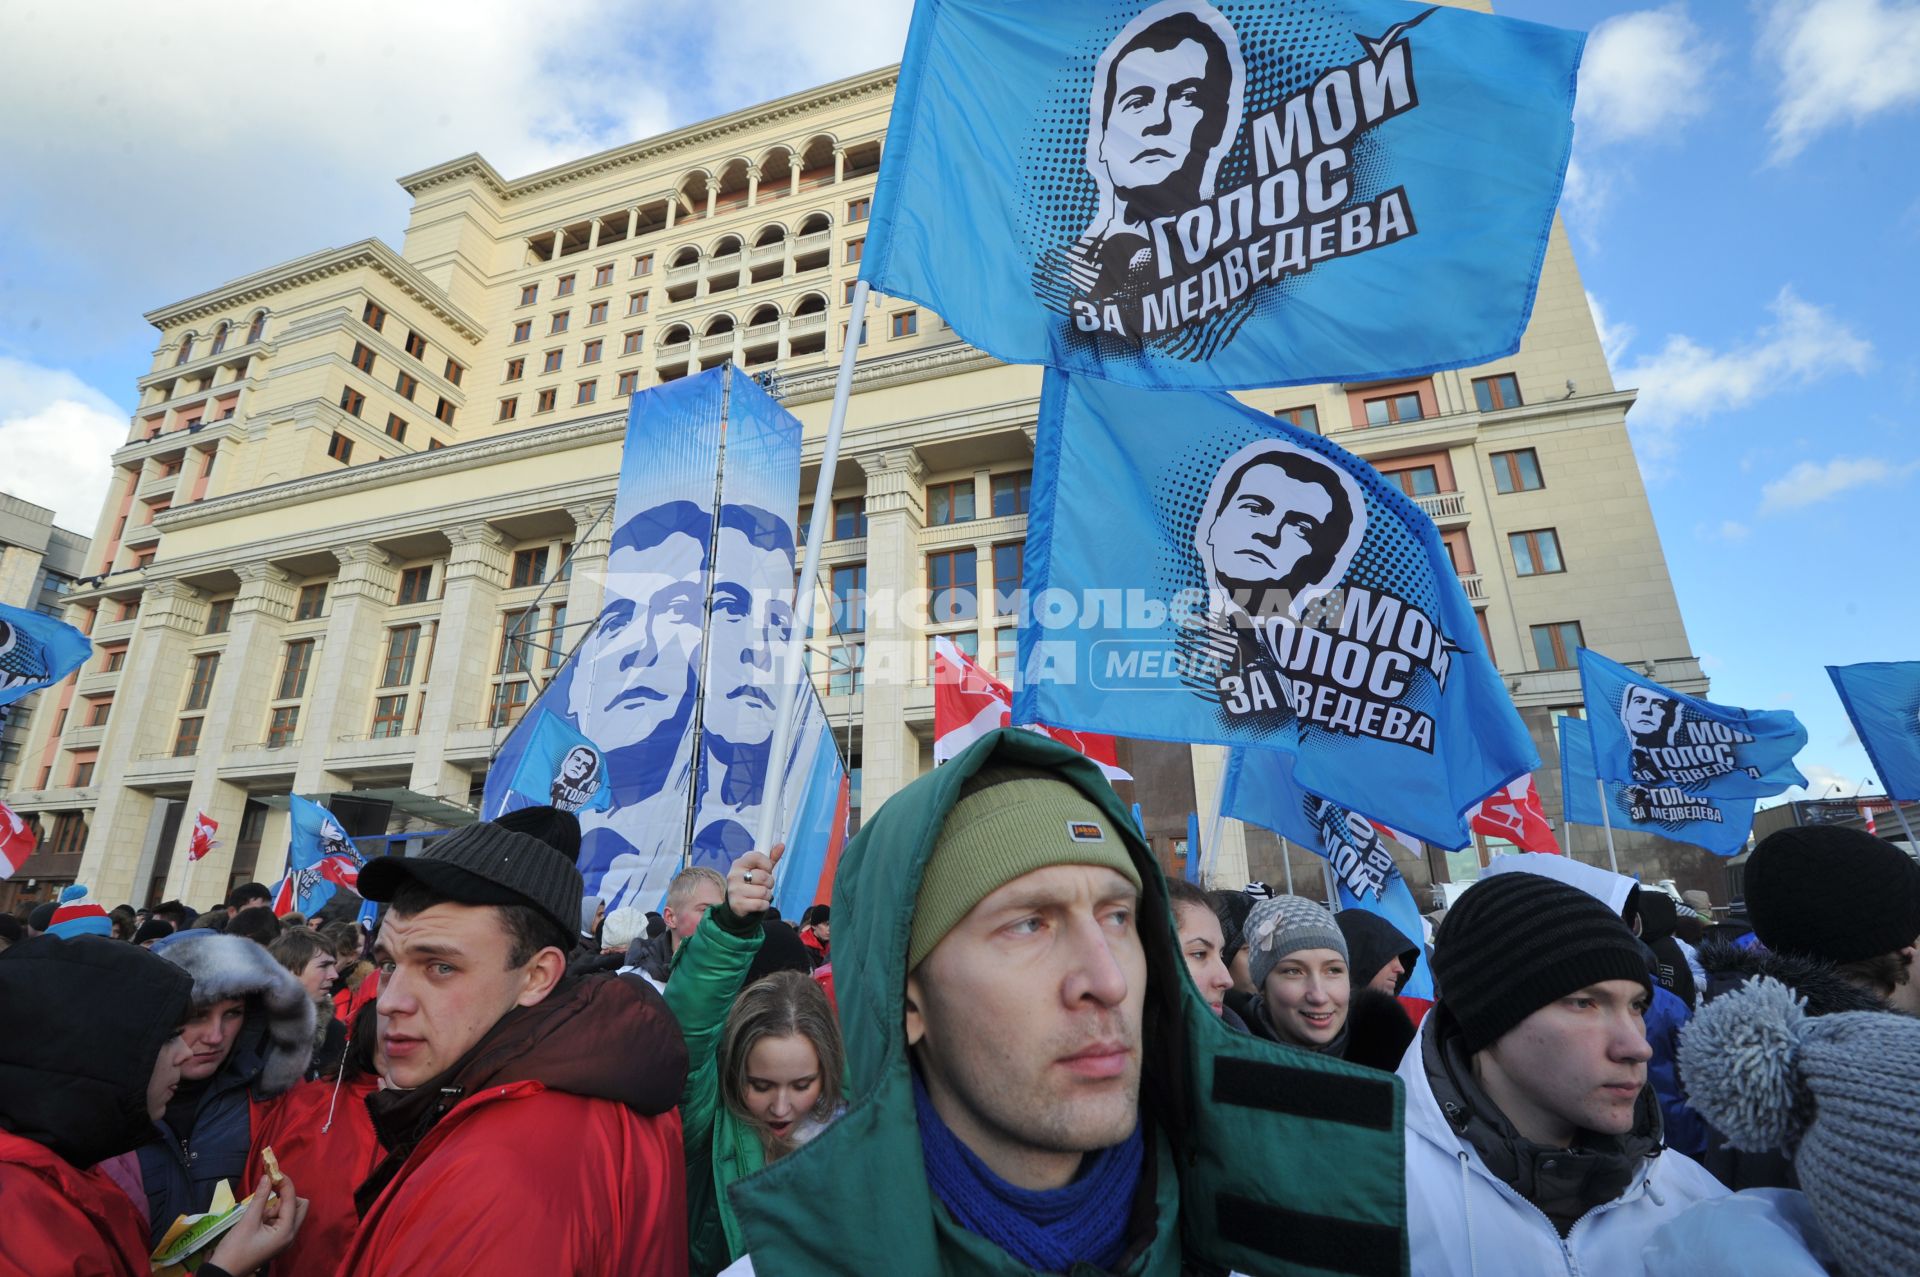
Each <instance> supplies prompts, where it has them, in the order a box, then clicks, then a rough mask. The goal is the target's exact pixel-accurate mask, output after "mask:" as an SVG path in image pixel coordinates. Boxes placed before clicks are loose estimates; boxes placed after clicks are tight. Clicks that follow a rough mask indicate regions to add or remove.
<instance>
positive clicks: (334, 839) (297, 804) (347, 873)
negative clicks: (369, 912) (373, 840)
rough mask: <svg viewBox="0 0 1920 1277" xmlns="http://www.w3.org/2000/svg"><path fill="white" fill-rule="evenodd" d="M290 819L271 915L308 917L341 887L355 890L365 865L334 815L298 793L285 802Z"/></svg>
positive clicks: (317, 910)
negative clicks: (293, 912) (289, 913)
mask: <svg viewBox="0 0 1920 1277" xmlns="http://www.w3.org/2000/svg"><path fill="white" fill-rule="evenodd" d="M287 802H288V805H289V814H290V815H291V816H292V818H293V819H292V823H291V835H292V836H291V838H290V840H289V842H288V845H287V876H286V878H285V879H283V880H282V882H281V890H280V893H279V898H278V899H276V900H275V902H274V912H275V913H281V914H284V913H285V912H286V911H287V909H286V908H282V907H281V904H282V903H283V902H284V903H285V904H286V906H287V908H292V909H297V910H299V911H300V912H301V913H303V914H305V915H307V916H308V917H309V918H311V917H312V916H313V915H314V914H316V913H318V912H319V911H320V909H321V907H322V906H323V905H325V904H326V903H327V901H329V900H331V899H333V893H334V892H335V891H337V890H339V889H340V888H341V887H348V888H352V887H356V886H357V885H358V883H359V878H360V866H361V865H362V864H364V863H365V861H364V859H363V858H362V857H361V855H360V853H359V851H358V850H357V849H356V848H355V847H354V845H353V840H352V839H351V838H348V837H347V831H346V830H345V829H343V828H342V827H341V825H340V822H339V821H338V820H337V819H335V817H334V814H333V813H332V812H330V811H328V810H327V809H326V808H325V807H322V806H321V805H320V804H319V803H316V802H311V801H309V800H308V799H305V798H302V797H300V795H298V794H293V795H290V796H289V797H288V799H287Z"/></svg>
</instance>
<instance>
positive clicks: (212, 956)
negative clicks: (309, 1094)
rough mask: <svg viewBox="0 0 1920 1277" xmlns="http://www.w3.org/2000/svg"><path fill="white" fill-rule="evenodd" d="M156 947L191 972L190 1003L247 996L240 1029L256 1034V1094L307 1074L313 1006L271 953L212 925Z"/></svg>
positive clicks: (274, 1091)
mask: <svg viewBox="0 0 1920 1277" xmlns="http://www.w3.org/2000/svg"><path fill="white" fill-rule="evenodd" d="M156 952H158V953H159V954H160V956H161V957H163V958H165V959H166V960H167V961H169V962H171V963H173V964H174V965H176V966H178V967H180V968H181V969H183V970H184V971H185V972H186V973H187V974H188V975H190V976H192V977H193V1005H194V1006H195V1007H204V1006H209V1005H211V1004H212V1003H215V1002H219V1001H221V1000H222V999H225V998H245V999H246V1000H247V1021H248V1023H247V1026H246V1028H245V1029H243V1030H242V1032H243V1033H246V1034H248V1035H249V1036H251V1035H252V1034H254V1033H255V1032H258V1033H259V1035H260V1040H259V1048H258V1049H259V1052H260V1058H261V1061H262V1066H261V1069H260V1076H259V1078H258V1080H256V1081H255V1083H254V1086H253V1092H254V1094H255V1095H256V1096H258V1097H259V1098H260V1099H271V1098H272V1097H274V1096H276V1095H279V1094H280V1093H281V1092H283V1091H286V1090H288V1089H289V1088H290V1087H292V1086H293V1085H294V1084H295V1083H296V1082H298V1081H300V1080H301V1078H302V1077H304V1076H305V1075H306V1071H307V1060H308V1059H309V1057H311V1056H312V1054H313V1022H314V1017H315V1016H316V1015H317V1014H318V1012H317V1010H316V1009H315V1007H314V1005H313V999H311V998H309V997H308V996H307V991H306V988H305V987H304V986H303V985H302V984H301V983H300V981H299V980H297V979H295V978H294V975H293V973H292V972H290V971H288V970H287V969H286V968H285V967H283V966H281V965H280V964H279V962H277V961H275V960H274V957H273V955H272V954H270V953H268V952H267V951H266V950H265V949H262V948H261V947H260V946H259V945H257V944H255V943H254V942H253V941H251V940H244V939H242V938H241V937H239V936H223V935H220V934H218V933H216V932H212V931H183V932H181V933H180V938H179V939H178V940H175V941H174V942H173V943H172V944H169V945H167V946H166V947H165V948H164V949H160V948H158V946H156ZM256 1020H258V1021H260V1023H259V1024H258V1025H256V1024H255V1021H256Z"/></svg>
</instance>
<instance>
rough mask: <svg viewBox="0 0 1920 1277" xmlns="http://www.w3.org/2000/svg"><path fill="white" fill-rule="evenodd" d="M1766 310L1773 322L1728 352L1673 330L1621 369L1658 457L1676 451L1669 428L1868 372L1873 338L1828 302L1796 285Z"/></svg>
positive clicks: (1638, 426) (1639, 429) (1640, 430)
mask: <svg viewBox="0 0 1920 1277" xmlns="http://www.w3.org/2000/svg"><path fill="white" fill-rule="evenodd" d="M1767 309H1768V310H1769V311H1770V312H1771V313H1772V316H1773V318H1772V320H1771V322H1769V323H1767V324H1765V325H1763V326H1762V327H1761V328H1760V330H1759V332H1758V333H1756V334H1755V335H1754V336H1753V337H1751V338H1749V339H1747V340H1746V341H1743V342H1739V343H1737V344H1735V345H1732V346H1730V347H1728V348H1727V349H1725V350H1717V351H1716V350H1713V349H1711V348H1709V347H1707V346H1703V345H1701V344H1700V343H1699V342H1697V341H1695V340H1694V339H1693V338H1691V337H1687V336H1685V335H1682V334H1675V335H1672V336H1669V337H1668V338H1667V340H1666V344H1665V345H1663V346H1662V347H1661V348H1660V350H1659V352H1658V353H1657V354H1654V355H1651V356H1649V357H1646V358H1643V359H1641V360H1639V361H1638V362H1636V363H1634V364H1633V365H1632V366H1631V367H1627V368H1622V369H1619V370H1617V372H1616V375H1615V378H1614V380H1615V381H1617V382H1618V383H1619V384H1620V385H1622V386H1636V387H1638V388H1639V391H1640V395H1639V399H1638V401H1637V402H1636V404H1635V406H1634V409H1633V414H1632V418H1631V421H1632V424H1633V426H1634V429H1635V431H1636V433H1637V436H1638V438H1639V440H1640V442H1641V443H1642V444H1643V445H1645V446H1646V447H1647V448H1648V449H1649V452H1650V454H1651V455H1652V456H1653V457H1655V458H1658V457H1660V456H1662V455H1664V454H1666V453H1667V452H1670V451H1671V450H1672V446H1673V440H1672V433H1671V432H1672V430H1673V429H1674V428H1675V427H1677V426H1678V425H1680V424H1682V423H1684V422H1687V421H1693V420H1698V419H1700V418H1704V417H1710V416H1713V415H1715V414H1716V413H1723V412H1731V411H1733V410H1735V409H1739V408H1744V407H1746V406H1747V405H1748V404H1751V403H1753V402H1754V401H1755V400H1758V399H1761V398H1764V397H1765V396H1767V395H1769V394H1772V393H1773V392H1774V391H1777V390H1782V389H1786V388H1788V387H1792V386H1800V385H1806V384H1809V383H1811V382H1815V381H1819V380H1821V379H1822V378H1825V377H1830V376H1833V375H1835V374H1837V373H1842V372H1852V373H1856V374H1857V373H1864V372H1865V371H1866V370H1867V368H1868V366H1869V365H1870V364H1871V362H1872V359H1873V345H1872V343H1871V342H1869V341H1867V340H1866V339H1865V338H1863V337H1860V336H1858V335H1857V334H1855V333H1854V331H1853V330H1852V329H1851V328H1849V327H1848V326H1847V325H1846V323H1845V322H1844V321H1842V320H1840V319H1839V318H1837V317H1836V316H1835V315H1834V314H1833V312H1832V311H1830V310H1828V309H1827V308H1826V307H1824V306H1818V305H1815V304H1814V303H1812V302H1808V301H1805V300H1802V299H1801V297H1800V296H1799V294H1797V293H1795V292H1794V291H1793V288H1792V286H1791V285H1789V286H1788V287H1785V288H1782V289H1781V290H1780V292H1779V294H1778V295H1777V296H1775V298H1774V299H1773V302H1772V303H1771V304H1770V305H1769V306H1768V308H1767Z"/></svg>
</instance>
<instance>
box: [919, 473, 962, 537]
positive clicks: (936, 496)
mask: <svg viewBox="0 0 1920 1277" xmlns="http://www.w3.org/2000/svg"><path fill="white" fill-rule="evenodd" d="M971 518H973V480H972V479H970V478H968V479H958V480H955V481H954V482H952V483H936V484H930V485H929V486H928V487H927V522H928V523H930V524H932V525H933V526H935V527H940V526H943V525H945V524H948V523H965V522H966V521H967V520H969V519H971Z"/></svg>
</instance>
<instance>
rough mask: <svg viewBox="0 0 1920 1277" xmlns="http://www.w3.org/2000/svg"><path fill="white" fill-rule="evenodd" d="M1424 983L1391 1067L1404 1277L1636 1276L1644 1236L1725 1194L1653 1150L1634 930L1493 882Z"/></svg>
mask: <svg viewBox="0 0 1920 1277" xmlns="http://www.w3.org/2000/svg"><path fill="white" fill-rule="evenodd" d="M1433 969H1434V976H1435V978H1436V979H1437V980H1438V982H1439V988H1440V1000H1439V1002H1438V1003H1436V1004H1435V1006H1434V1008H1433V1011H1432V1012H1431V1013H1430V1014H1429V1015H1428V1016H1427V1018H1426V1020H1425V1022H1424V1024H1423V1025H1422V1026H1421V1030H1420V1036H1419V1038H1418V1039H1417V1040H1416V1043H1415V1046H1414V1047H1413V1048H1412V1049H1410V1050H1409V1051H1408V1052H1407V1054H1406V1057H1405V1059H1403V1060H1402V1061H1401V1064H1400V1078H1401V1080H1402V1081H1403V1082H1405V1084H1406V1095H1407V1126H1406V1130H1407V1228H1408V1232H1409V1234H1410V1241H1411V1250H1412V1255H1413V1272H1414V1274H1416V1277H1427V1275H1429V1274H1431V1275H1434V1277H1439V1275H1443V1274H1444V1275H1452V1274H1460V1275H1462V1277H1467V1275H1470V1274H1473V1273H1476V1272H1502V1273H1509V1272H1510V1273H1529V1274H1538V1273H1557V1272H1567V1273H1609V1274H1613V1273H1638V1272H1642V1271H1644V1268H1643V1265H1642V1263H1641V1260H1640V1250H1641V1247H1642V1246H1643V1245H1644V1244H1645V1242H1646V1240H1647V1238H1648V1237H1649V1236H1650V1235H1651V1233H1652V1232H1653V1230H1654V1229H1655V1228H1656V1227H1658V1226H1659V1225H1660V1224H1661V1223H1662V1222H1664V1221H1665V1220H1667V1219H1669V1218H1671V1217H1672V1216H1675V1215H1677V1214H1679V1213H1680V1212H1681V1211H1682V1210H1684V1209H1685V1208H1686V1207H1687V1206H1688V1205H1690V1204H1692V1203H1693V1202H1696V1201H1700V1200H1704V1199H1706V1198H1710V1197H1717V1196H1720V1195H1722V1194H1724V1193H1725V1192H1726V1190H1725V1189H1724V1188H1722V1187H1721V1186H1720V1184H1719V1183H1718V1182H1716V1181H1715V1180H1714V1178H1713V1177H1712V1176H1711V1175H1709V1174H1707V1172H1706V1171H1704V1170H1703V1169H1701V1168H1700V1167H1699V1166H1698V1165H1697V1164H1695V1163H1694V1162H1692V1161H1691V1160H1689V1159H1688V1158H1687V1157H1685V1156H1684V1155H1682V1154H1680V1153H1676V1152H1673V1151H1671V1150H1667V1149H1663V1147H1662V1136H1663V1131H1662V1125H1661V1117H1660V1109H1659V1105H1658V1104H1657V1102H1656V1101H1655V1098H1654V1094H1653V1090H1652V1088H1651V1087H1649V1086H1648V1085H1647V1060H1648V1058H1649V1057H1650V1056H1651V1054H1652V1052H1651V1051H1650V1050H1649V1048H1648V1046H1647V1039H1646V1026H1645V1021H1644V1018H1643V1017H1644V1015H1645V1011H1646V1007H1647V1004H1648V1002H1649V1000H1650V999H1651V997H1652V987H1653V985H1652V977H1651V976H1650V975H1649V973H1648V970H1647V964H1646V961H1645V958H1644V957H1643V954H1642V951H1641V948H1640V945H1639V943H1638V941H1636V940H1635V939H1634V936H1633V933H1632V932H1631V931H1629V930H1628V929H1627V925H1626V924H1625V923H1624V922H1623V921H1621V919H1620V916H1619V915H1618V914H1616V913H1614V912H1613V911H1612V910H1611V909H1609V908H1608V907H1607V906H1606V905H1604V904H1602V903H1601V902H1600V901H1598V900H1596V899H1595V898H1594V897H1592V896H1590V895H1588V894H1587V893H1585V892H1584V891H1581V890H1579V889H1578V888H1576V887H1571V886H1568V885H1567V884H1565V883H1562V882H1556V881H1554V880H1552V879H1550V878H1545V877H1541V876H1538V875H1535V874H1527V873H1507V874H1497V875H1494V876H1491V877H1487V878H1484V879H1482V880H1481V881H1480V882H1478V883H1476V884H1474V885H1473V886H1472V887H1470V888H1469V889H1468V890H1467V891H1466V892H1465V893H1464V894H1463V895H1462V896H1461V897H1460V898H1459V900H1458V901H1457V902H1455V904H1454V906H1453V908H1452V909H1450V910H1448V912H1447V916H1446V919H1445V920H1444V921H1443V922H1442V923H1441V924H1440V930H1439V933H1438V934H1437V935H1436V936H1435V937H1434V946H1433Z"/></svg>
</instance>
